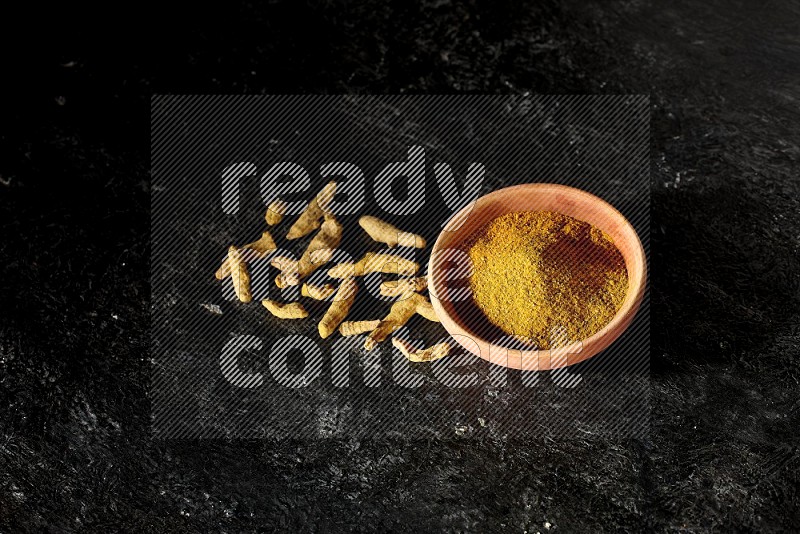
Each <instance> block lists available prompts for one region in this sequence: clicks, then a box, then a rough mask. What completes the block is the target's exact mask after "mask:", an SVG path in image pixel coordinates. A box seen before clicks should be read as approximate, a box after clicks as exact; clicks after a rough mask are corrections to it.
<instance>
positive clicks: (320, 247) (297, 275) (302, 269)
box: [275, 215, 342, 288]
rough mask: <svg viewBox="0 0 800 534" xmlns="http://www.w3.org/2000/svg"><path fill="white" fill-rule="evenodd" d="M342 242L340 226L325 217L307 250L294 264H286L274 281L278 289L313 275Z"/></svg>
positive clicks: (327, 216)
mask: <svg viewBox="0 0 800 534" xmlns="http://www.w3.org/2000/svg"><path fill="white" fill-rule="evenodd" d="M341 242H342V225H341V224H339V221H337V220H336V219H335V218H334V217H333V216H332V215H326V216H325V222H324V223H322V227H321V228H320V230H319V232H317V235H315V236H314V239H312V240H311V243H309V244H308V248H306V251H305V252H304V253H303V255H302V256H301V257H300V259H299V260H298V261H297V263H296V264H294V263H289V262H287V263H286V264H285V267H286V268H285V269H284V270H283V272H281V274H279V275H278V277H277V278H276V279H275V284H276V285H277V286H278V287H281V288H283V287H286V286H296V285H297V284H299V283H300V280H302V279H303V278H305V277H307V276H308V275H310V274H311V273H313V272H314V271H315V270H316V269H317V268H319V267H321V266H322V265H324V264H326V263H328V261H330V259H331V257H333V251H334V250H336V247H338V246H339V243H341Z"/></svg>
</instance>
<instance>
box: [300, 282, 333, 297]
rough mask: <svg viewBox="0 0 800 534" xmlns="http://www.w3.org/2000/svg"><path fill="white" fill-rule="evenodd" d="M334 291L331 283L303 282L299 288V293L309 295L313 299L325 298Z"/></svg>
mask: <svg viewBox="0 0 800 534" xmlns="http://www.w3.org/2000/svg"><path fill="white" fill-rule="evenodd" d="M335 292H336V288H335V287H334V285H333V284H324V285H316V284H309V283H308V282H306V283H304V284H303V287H302V288H301V289H300V294H301V295H303V296H304V297H310V298H312V299H314V300H325V299H327V298H328V297H330V296H331V295H333V294H334V293H335Z"/></svg>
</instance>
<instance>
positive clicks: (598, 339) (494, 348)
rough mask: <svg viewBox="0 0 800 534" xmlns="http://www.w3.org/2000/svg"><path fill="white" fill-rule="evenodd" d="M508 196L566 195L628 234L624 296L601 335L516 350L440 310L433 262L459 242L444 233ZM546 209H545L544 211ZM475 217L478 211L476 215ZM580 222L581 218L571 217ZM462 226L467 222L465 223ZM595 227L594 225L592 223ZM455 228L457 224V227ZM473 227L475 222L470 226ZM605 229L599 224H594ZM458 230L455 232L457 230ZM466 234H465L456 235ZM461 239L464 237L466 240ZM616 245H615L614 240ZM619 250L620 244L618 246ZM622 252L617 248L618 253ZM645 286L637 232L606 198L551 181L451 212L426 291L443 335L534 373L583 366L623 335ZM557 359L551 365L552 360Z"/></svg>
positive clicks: (488, 357)
mask: <svg viewBox="0 0 800 534" xmlns="http://www.w3.org/2000/svg"><path fill="white" fill-rule="evenodd" d="M509 194H515V195H523V196H531V195H547V194H550V195H562V196H564V197H568V198H570V199H572V200H574V201H576V202H578V203H583V204H590V205H592V206H593V208H594V209H598V210H601V211H603V212H605V213H607V214H608V216H609V217H610V218H612V219H613V220H614V221H615V222H616V223H617V224H619V225H621V226H622V227H624V231H625V232H626V234H627V244H626V247H624V248H626V249H630V254H628V255H627V256H625V255H624V254H623V255H624V256H625V264H626V268H627V269H628V279H629V286H628V294H627V295H626V297H625V301H623V304H622V307H621V308H620V310H619V311H618V312H617V314H616V315H615V316H614V317H613V318H612V319H611V321H610V322H609V323H608V324H607V325H606V326H604V327H603V328H602V329H601V330H600V331H598V332H597V333H595V334H593V335H592V336H590V337H588V338H586V339H584V340H582V341H579V342H576V343H574V344H572V345H570V346H568V347H566V348H563V349H558V351H559V352H558V353H557V354H551V351H549V350H533V349H532V350H519V349H510V348H506V347H502V346H499V345H493V344H491V343H490V342H489V341H488V340H486V339H483V338H481V337H480V336H479V335H477V334H475V333H474V332H472V331H470V330H469V329H468V328H467V327H466V326H465V325H464V324H463V322H462V321H461V320H460V319H459V318H458V317H457V315H456V313H455V310H454V308H453V307H452V305H449V304H448V305H447V306H445V305H444V304H443V303H442V302H441V301H440V299H438V298H436V294H437V293H438V291H437V290H436V285H435V284H436V283H437V276H436V275H437V273H438V269H439V268H440V265H439V263H437V264H435V262H434V258H435V255H436V254H437V252H439V251H441V250H443V249H444V248H447V246H449V247H450V248H453V246H454V245H455V246H457V245H459V244H460V243H461V240H459V241H458V242H455V239H454V237H453V236H451V235H449V234H450V233H451V232H452V231H451V230H449V228H450V227H451V226H453V225H454V223H455V221H459V220H461V219H463V218H465V217H468V216H469V214H470V213H472V212H473V210H487V209H490V208H491V207H492V206H493V204H494V203H496V201H497V200H498V199H500V198H503V197H505V196H506V195H509ZM548 209H550V208H548ZM551 210H552V211H559V210H558V209H551ZM511 211H520V210H517V209H514V210H510V211H505V212H503V213H499V214H498V215H495V217H497V216H500V215H502V214H504V213H510V212H511ZM475 213H478V212H475ZM576 218H578V219H580V217H579V216H578V217H576ZM462 224H463V225H467V224H468V220H466V219H465V222H463V223H462ZM592 224H594V223H592ZM459 226H460V225H459ZM473 226H474V228H473V229H472V231H474V229H477V224H474V225H473ZM599 227H600V229H601V230H604V228H603V227H602V226H599ZM456 231H458V230H456ZM461 233H466V235H469V234H470V233H471V231H470V232H461ZM466 235H465V236H463V237H466ZM615 244H616V241H615ZM618 248H620V247H619V245H618ZM620 250H621V251H622V249H620ZM646 284H647V259H646V256H645V252H644V247H643V246H642V243H641V240H640V239H639V236H638V235H637V233H636V230H635V229H634V228H633V226H632V225H631V224H630V222H629V221H628V220H627V219H626V218H625V217H624V216H623V215H622V214H621V213H620V212H619V211H618V210H617V209H616V208H614V207H613V206H612V205H611V204H609V203H608V202H606V201H605V200H603V199H601V198H599V197H597V196H595V195H593V194H591V193H589V192H587V191H583V190H581V189H577V188H574V187H569V186H565V185H560V184H551V183H529V184H521V185H515V186H511V187H506V188H503V189H498V190H496V191H493V192H491V193H488V194H486V195H484V196H482V197H480V198H478V199H477V200H476V201H474V202H472V203H470V204H469V205H468V206H466V207H464V208H463V209H462V210H460V211H459V212H458V213H456V214H454V215H453V216H452V217H450V219H449V220H448V221H447V223H446V224H445V226H444V228H443V229H442V231H441V232H440V233H439V235H438V236H437V238H436V242H435V243H434V245H433V248H432V249H431V257H430V260H429V263H428V287H429V290H430V291H429V292H430V295H431V299H430V300H431V304H432V305H433V309H434V311H435V312H436V315H437V317H438V318H439V320H440V321H441V323H442V326H444V328H445V330H447V332H448V334H450V336H451V337H452V338H453V339H454V340H455V341H456V342H457V343H458V344H459V345H461V346H462V347H464V349H466V350H467V351H468V352H470V353H472V354H474V355H476V356H478V357H480V358H482V359H484V360H487V361H489V362H491V363H494V364H497V365H501V366H503V367H508V368H512V369H521V370H527V371H532V370H539V371H545V370H550V369H558V368H561V367H567V366H570V365H574V364H576V363H579V362H582V361H584V360H587V359H589V358H591V357H592V356H595V355H596V354H598V353H600V352H601V351H603V350H604V349H606V348H607V347H608V346H610V345H611V344H612V343H613V342H614V341H615V340H616V339H617V338H619V336H621V335H622V333H623V332H624V331H625V330H626V329H627V328H628V326H630V324H631V322H632V321H633V318H634V317H635V315H636V313H637V311H638V310H639V307H640V305H641V302H642V298H643V296H644V291H645V287H646ZM553 359H556V361H553Z"/></svg>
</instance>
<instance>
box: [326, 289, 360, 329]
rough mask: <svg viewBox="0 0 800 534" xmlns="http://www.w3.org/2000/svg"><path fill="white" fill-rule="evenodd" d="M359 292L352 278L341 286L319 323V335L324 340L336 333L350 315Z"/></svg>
mask: <svg viewBox="0 0 800 534" xmlns="http://www.w3.org/2000/svg"><path fill="white" fill-rule="evenodd" d="M357 291H358V285H356V281H355V280H353V279H352V278H347V279H345V280H343V281H342V283H341V284H340V285H339V290H338V291H337V292H336V296H335V297H334V299H333V303H332V304H331V306H330V308H328V311H327V312H325V315H324V316H323V317H322V320H321V321H320V322H319V335H320V337H322V339H325V338H326V337H328V336H329V335H331V334H332V333H334V332H335V331H336V327H338V326H339V323H341V322H342V321H343V320H344V318H345V317H347V314H348V313H350V308H351V307H352V306H353V302H355V300H356V292H357Z"/></svg>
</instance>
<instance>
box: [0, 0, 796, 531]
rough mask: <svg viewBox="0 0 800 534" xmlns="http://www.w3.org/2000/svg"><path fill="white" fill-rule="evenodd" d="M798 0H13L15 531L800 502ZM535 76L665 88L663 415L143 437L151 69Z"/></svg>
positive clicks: (787, 514)
mask: <svg viewBox="0 0 800 534" xmlns="http://www.w3.org/2000/svg"><path fill="white" fill-rule="evenodd" d="M112 10H113V11H112ZM798 19H800V9H799V8H798V6H797V4H796V3H792V2H769V3H755V2H753V3H728V2H720V1H718V0H712V1H709V2H686V1H677V2H671V3H667V4H662V3H656V2H644V1H626V2H623V1H613V2H610V3H602V4H601V3H600V2H596V3H595V2H590V3H585V2H581V3H578V2H568V3H567V4H564V5H559V4H555V3H553V2H549V1H548V2H541V3H536V4H526V3H522V2H513V3H512V2H505V1H499V2H498V1H494V2H488V1H487V2H478V1H474V2H469V3H464V4H462V3H451V2H447V1H437V2H428V3H422V4H417V3H411V2H389V3H378V2H364V3H360V4H357V5H356V4H349V3H343V2H312V3H304V2H281V3H275V2H268V3H263V4H262V3H258V4H256V3H231V4H227V5H225V6H224V7H216V8H201V7H200V5H198V4H194V5H192V6H183V7H182V8H180V9H178V8H168V7H167V6H165V5H158V6H152V7H150V6H146V5H142V4H135V5H130V6H121V7H120V6H119V5H117V4H113V5H112V4H106V7H93V8H80V7H76V6H74V5H67V4H66V3H64V4H57V5H53V6H48V7H37V8H35V9H33V10H32V11H31V12H30V13H27V14H24V15H19V14H17V15H13V16H12V15H8V16H4V17H3V22H4V23H5V26H6V28H4V32H3V34H4V36H5V37H11V39H8V42H7V43H6V44H4V46H3V54H4V61H3V64H2V67H1V68H2V72H3V89H4V95H5V96H4V98H3V106H2V108H3V111H2V117H1V118H2V120H1V121H0V128H1V129H0V142H1V144H0V147H1V148H0V150H2V152H0V177H1V178H2V182H1V183H0V213H1V214H2V215H1V217H2V219H0V220H2V239H0V251H1V254H2V259H3V261H2V264H0V265H2V267H0V269H2V277H1V279H2V285H0V287H2V300H0V304H2V305H0V314H1V315H0V385H1V387H0V395H2V400H0V410H2V418H1V419H0V425H1V426H0V430H2V437H0V462H1V463H0V530H2V531H7V532H19V531H21V532H26V531H30V532H41V531H49V532H63V531H74V530H82V531H89V532H108V531H113V530H123V531H156V532H168V531H189V532H193V531H203V532H205V531H227V532H238V531H257V530H259V529H261V530H263V531H271V530H274V529H280V530H289V529H291V530H301V529H302V530H325V531H328V530H331V531H350V530H356V531H368V530H369V531H371V530H376V529H382V530H389V531H411V530H414V531H439V530H449V531H454V530H455V531H501V530H502V531H512V532H513V531H525V530H527V531H529V532H537V531H541V532H545V531H556V530H558V531H564V532H569V531H598V530H599V531H650V530H656V531H680V530H681V529H685V530H692V531H698V530H699V531H706V530H712V529H716V530H724V531H737V530H738V531H780V530H796V529H797V526H798V524H800V512H798V467H799V466H800V462H799V461H798V455H799V454H798V448H797V447H798V432H797V429H798V427H799V426H800V425H798V419H799V418H800V410H798V395H797V393H798V376H800V369H798V343H800V327H798V324H800V321H799V320H798V319H800V316H799V314H798V303H800V287H799V286H800V283H799V279H798V271H800V265H799V264H800V260H799V259H798V245H799V244H800V222H799V219H798V212H799V211H800V210H799V209H798V208H800V201H799V200H798V193H800V184H798V178H797V174H796V173H797V167H798V166H797V162H798V159H799V158H800V149H799V148H798V145H797V139H798V133H800V127H798V118H799V117H798V111H797V109H798V102H800V95H799V94H798V81H800V80H798V72H800V59H799V58H800V39H798V33H797V26H798V25H797V20H798ZM525 91H532V92H559V93H561V92H564V93H573V92H574V93H593V92H631V93H640V92H647V93H650V94H651V96H652V123H651V125H652V127H651V132H652V153H651V157H652V173H651V181H652V184H651V185H652V199H653V211H652V228H651V230H652V236H651V238H652V340H651V341H652V345H651V346H652V361H651V369H652V397H651V401H652V404H653V413H654V419H653V425H652V432H651V435H650V437H649V439H643V440H635V441H598V440H585V441H580V440H572V441H568V442H558V441H551V440H544V439H543V440H541V441H525V442H522V443H510V442H503V441H496V440H492V439H487V440H485V441H481V442H475V441H474V440H471V439H459V438H458V437H453V438H452V439H448V440H435V441H427V442H420V441H419V440H404V439H401V438H396V439H385V440H379V441H369V440H364V441H355V440H341V441H336V440H334V441H330V440H321V441H315V442H304V441H285V442H278V443H275V442H270V441H249V442H238V441H234V442H224V441H202V442H199V443H198V442H190V441H187V442H161V441H153V440H151V439H150V431H149V414H150V406H149V400H148V396H147V395H148V391H147V390H148V376H149V366H150V363H149V361H148V339H149V333H148V327H149V319H148V318H149V286H148V271H149V266H148V224H149V216H148V209H149V194H148V193H149V192H148V189H149V177H148V168H149V144H148V139H149V131H148V130H149V121H148V118H149V110H148V108H149V100H150V94H151V93H154V92H158V93H168V92H221V93H229V92H234V93H239V92H252V93H258V92H267V93H274V92H292V93H294V92H300V93H306V92H308V93H320V92H322V93H346V92H354V93H398V92H412V93H416V92H431V93H442V92H444V93H450V92H480V93H523V92H525ZM547 525H549V526H550V528H549V529H548V528H547Z"/></svg>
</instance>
